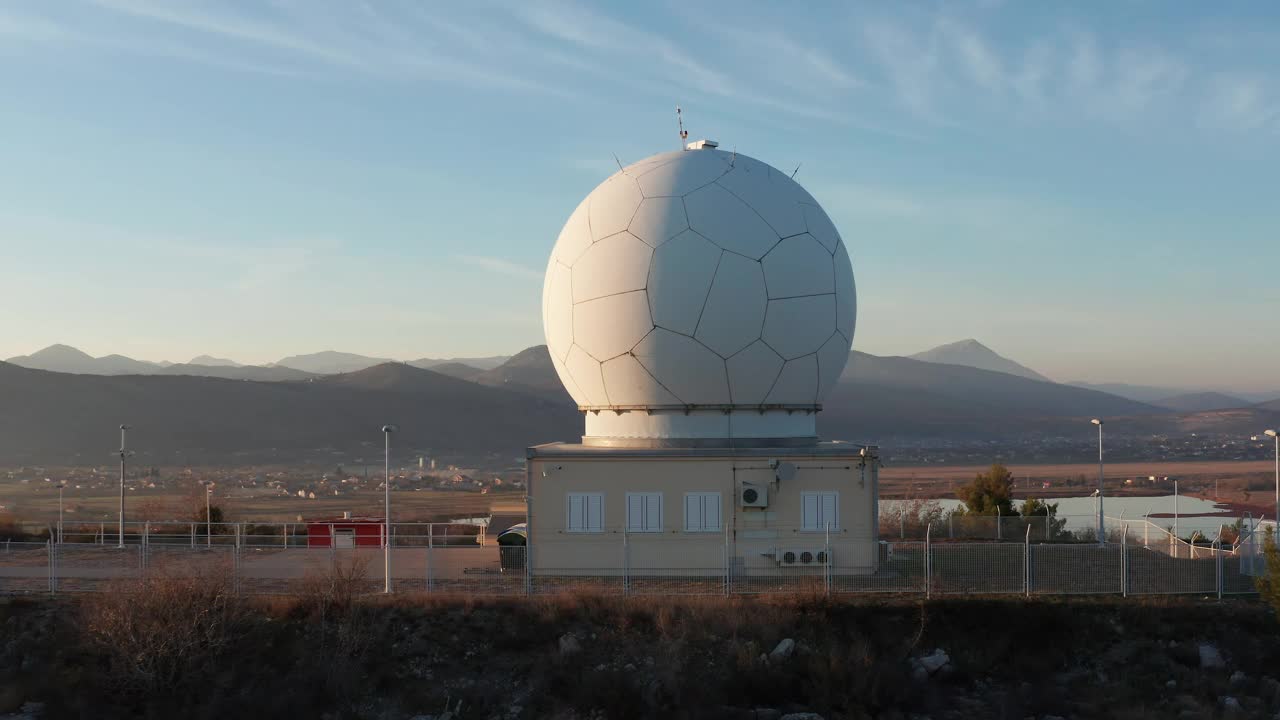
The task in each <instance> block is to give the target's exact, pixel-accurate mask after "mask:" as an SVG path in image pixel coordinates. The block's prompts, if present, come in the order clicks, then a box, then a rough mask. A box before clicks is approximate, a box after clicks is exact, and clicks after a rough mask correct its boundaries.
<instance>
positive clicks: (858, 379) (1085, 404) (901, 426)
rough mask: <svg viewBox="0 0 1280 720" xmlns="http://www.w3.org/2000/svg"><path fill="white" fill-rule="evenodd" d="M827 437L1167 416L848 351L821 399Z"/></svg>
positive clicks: (992, 430)
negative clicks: (837, 376)
mask: <svg viewBox="0 0 1280 720" xmlns="http://www.w3.org/2000/svg"><path fill="white" fill-rule="evenodd" d="M823 407H824V410H823V412H822V413H821V414H820V415H819V416H818V422H819V428H820V431H821V432H822V434H824V435H826V436H828V437H837V436H838V437H845V438H848V439H853V440H876V439H878V438H883V437H886V436H898V435H912V436H920V437H941V436H948V437H953V438H956V439H967V438H985V437H992V438H994V437H1001V436H1009V435H1017V434H1024V433H1026V432H1031V431H1034V432H1037V433H1044V432H1058V431H1066V430H1069V429H1070V428H1072V427H1073V426H1074V424H1076V423H1078V422H1079V418H1085V422H1087V418H1090V417H1099V416H1102V417H1115V416H1133V415H1162V414H1163V415H1168V411H1167V410H1164V409H1162V408H1157V407H1153V406H1151V405H1146V404H1144V403H1139V402H1134V401H1132V400H1127V399H1125V398H1121V397H1116V396H1114V395H1108V394H1106V393H1100V392H1096V391H1092V390H1084V389H1081V388H1076V387H1072V386H1070V385H1060V384H1057V383H1051V382H1041V381H1039V380H1031V379H1029V378H1023V377H1018V376H1015V375H1009V374H1007V373H1000V372H993V371H990V370H980V369H978V368H971V367H965V366H962V365H952V364H942V363H931V362H924V361H920V360H914V359H912V358H905V357H878V356H875V355H868V354H866V353H861V352H854V353H853V354H852V356H851V357H850V360H849V365H848V366H847V367H846V368H845V372H844V375H842V376H841V378H840V382H839V383H837V384H836V387H835V389H834V390H833V391H832V393H831V395H830V396H829V397H828V398H827V400H826V402H825V403H824V404H823Z"/></svg>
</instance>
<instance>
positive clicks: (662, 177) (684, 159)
mask: <svg viewBox="0 0 1280 720" xmlns="http://www.w3.org/2000/svg"><path fill="white" fill-rule="evenodd" d="M728 171H729V163H728V162H727V161H726V160H725V158H724V153H721V152H718V151H715V150H697V151H693V150H690V151H687V152H681V153H680V156H679V157H677V158H674V159H673V160H672V161H671V162H667V163H662V164H660V165H658V166H656V167H654V168H652V169H650V170H647V171H645V172H644V173H643V174H641V175H640V176H639V177H638V178H637V179H638V181H639V183H640V191H641V192H642V193H643V194H644V196H645V197H647V198H651V197H680V196H683V195H688V194H689V193H691V192H693V191H694V190H697V189H698V188H700V187H702V186H704V185H707V184H708V183H711V182H714V181H715V179H716V178H718V177H720V176H721V175H724V174H725V173H726V172H728Z"/></svg>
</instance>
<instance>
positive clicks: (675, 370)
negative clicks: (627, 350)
mask: <svg viewBox="0 0 1280 720" xmlns="http://www.w3.org/2000/svg"><path fill="white" fill-rule="evenodd" d="M634 354H635V356H636V359H637V360H639V361H640V364H641V365H643V366H644V367H645V369H646V370H648V371H649V374H650V375H652V376H653V377H654V379H655V380H657V381H658V382H660V383H662V385H663V387H665V388H667V389H668V390H670V391H671V392H672V393H674V394H675V396H676V397H678V398H680V401H681V402H682V403H683V404H687V405H727V404H729V403H730V398H729V381H728V377H727V376H726V374H725V366H724V360H723V359H722V358H721V357H720V356H718V355H716V354H715V353H713V352H711V351H710V350H708V349H707V348H706V347H704V346H703V345H702V344H700V343H699V342H698V341H696V340H694V339H693V338H690V337H687V336H685V335H680V334H677V333H673V332H671V331H670V330H664V329H662V328H655V329H654V331H653V332H651V333H649V335H648V336H647V337H645V339H644V340H642V341H641V342H640V344H639V345H637V346H636V349H635V350H634Z"/></svg>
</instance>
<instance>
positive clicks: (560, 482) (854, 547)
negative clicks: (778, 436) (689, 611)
mask: <svg viewBox="0 0 1280 720" xmlns="http://www.w3.org/2000/svg"><path fill="white" fill-rule="evenodd" d="M528 471H529V513H528V533H529V535H528V537H529V547H530V557H529V567H530V570H531V571H532V572H533V573H534V574H542V575H585V574H592V575H613V574H621V573H622V572H623V569H624V568H626V570H627V572H628V574H630V575H676V576H681V575H685V576H719V575H722V574H724V573H725V572H726V571H730V572H733V573H735V574H739V575H740V574H750V575H768V574H770V573H773V572H778V573H792V574H793V573H804V572H806V571H808V572H813V573H815V574H818V573H822V572H823V568H824V567H825V566H826V565H827V564H829V565H830V566H831V569H832V572H833V573H847V574H867V573H872V572H874V571H875V567H876V557H877V553H876V541H877V534H878V528H877V526H876V524H877V515H878V511H877V503H876V498H877V482H878V456H877V451H876V448H874V447H863V446H857V445H851V444H847V443H817V444H813V445H809V446H802V447H774V448H769V447H749V448H737V449H731V448H697V447H680V448H663V447H645V448H620V447H596V446H591V445H580V444H565V443H552V444H548V445H539V446H537V447H533V448H530V449H529V451H528ZM806 569H807V570H806Z"/></svg>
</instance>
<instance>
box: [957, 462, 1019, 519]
mask: <svg viewBox="0 0 1280 720" xmlns="http://www.w3.org/2000/svg"><path fill="white" fill-rule="evenodd" d="M956 497H958V498H959V499H960V501H961V502H963V503H964V507H965V512H966V513H967V514H969V515H995V514H997V512H999V514H1001V515H1014V514H1015V513H1014V512H1013V473H1012V472H1010V471H1009V468H1007V467H1005V466H1004V465H1001V464H1000V463H995V464H993V465H992V466H991V469H990V470H988V471H987V472H985V473H978V476H977V477H975V478H974V479H973V482H971V483H969V484H968V485H965V486H963V487H961V488H960V489H959V490H957V491H956Z"/></svg>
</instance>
